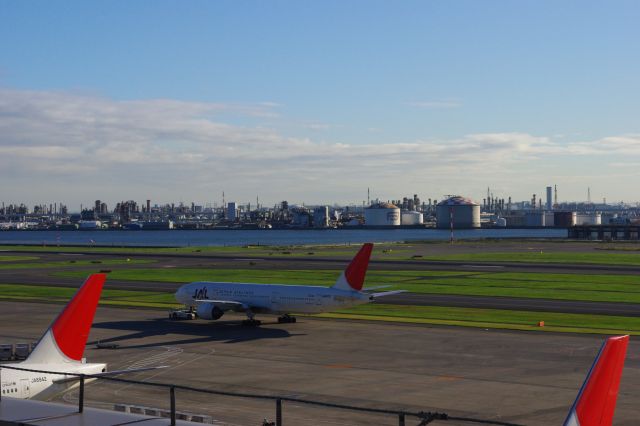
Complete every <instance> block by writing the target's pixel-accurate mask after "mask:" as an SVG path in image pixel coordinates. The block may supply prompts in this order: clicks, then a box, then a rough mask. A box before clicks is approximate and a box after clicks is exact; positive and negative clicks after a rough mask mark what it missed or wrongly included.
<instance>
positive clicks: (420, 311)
mask: <svg viewBox="0 0 640 426" xmlns="http://www.w3.org/2000/svg"><path fill="white" fill-rule="evenodd" d="M319 316H320V317H327V318H346V319H365V320H381V321H398V322H409V323H422V324H440V325H457V326H465V327H480V328H502V329H511V330H530V331H556V332H570V333H598V334H635V335H640V318H634V317H619V316H609V315H584V314H563V313H555V312H533V311H509V310H498V309H472V308H451V307H440V306H398V305H378V304H375V305H361V306H357V307H355V308H351V309H343V310H341V311H338V312H337V313H329V314H320V315H319ZM540 321H544V327H540V326H538V323H539V322H540Z"/></svg>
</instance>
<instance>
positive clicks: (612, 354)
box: [564, 336, 629, 426]
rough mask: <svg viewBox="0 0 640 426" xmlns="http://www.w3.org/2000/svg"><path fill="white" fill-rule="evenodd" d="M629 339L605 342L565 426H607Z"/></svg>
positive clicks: (608, 425) (611, 418)
mask: <svg viewBox="0 0 640 426" xmlns="http://www.w3.org/2000/svg"><path fill="white" fill-rule="evenodd" d="M628 343H629V336H617V337H610V338H608V339H607V340H606V341H605V342H604V344H603V345H602V348H600V352H599V353H598V356H597V357H596V360H595V361H594V363H593V365H592V366H591V370H589V374H588V375H587V378H586V380H585V382H584V384H583V385H582V388H581V389H580V392H579V393H578V397H577V398H576V401H575V402H574V403H573V407H571V411H569V415H568V416H567V419H566V420H565V422H564V426H610V425H611V424H612V422H613V413H614V411H615V408H616V399H617V398H618V387H619V386H620V377H621V376H622V368H623V367H624V358H625V355H626V353H627V345H628Z"/></svg>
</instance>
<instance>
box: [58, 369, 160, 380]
mask: <svg viewBox="0 0 640 426" xmlns="http://www.w3.org/2000/svg"><path fill="white" fill-rule="evenodd" d="M167 367H168V365H160V366H157V367H143V368H127V369H124V370H113V371H105V372H104V373H98V374H91V377H90V378H91V379H93V378H100V377H111V376H119V375H121V374H131V373H141V372H143V371H150V370H157V369H159V368H167ZM79 380H80V376H73V377H65V378H63V379H57V380H54V381H53V383H55V384H60V383H68V382H76V381H79Z"/></svg>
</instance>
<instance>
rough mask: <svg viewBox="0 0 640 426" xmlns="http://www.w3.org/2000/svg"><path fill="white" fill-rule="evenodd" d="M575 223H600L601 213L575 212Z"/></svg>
mask: <svg viewBox="0 0 640 426" xmlns="http://www.w3.org/2000/svg"><path fill="white" fill-rule="evenodd" d="M576 225H578V226H579V225H586V226H590V225H602V215H601V214H600V213H577V214H576Z"/></svg>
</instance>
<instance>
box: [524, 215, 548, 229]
mask: <svg viewBox="0 0 640 426" xmlns="http://www.w3.org/2000/svg"><path fill="white" fill-rule="evenodd" d="M544 219H545V215H544V212H528V213H527V214H526V215H525V225H526V226H544V223H545V222H544Z"/></svg>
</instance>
